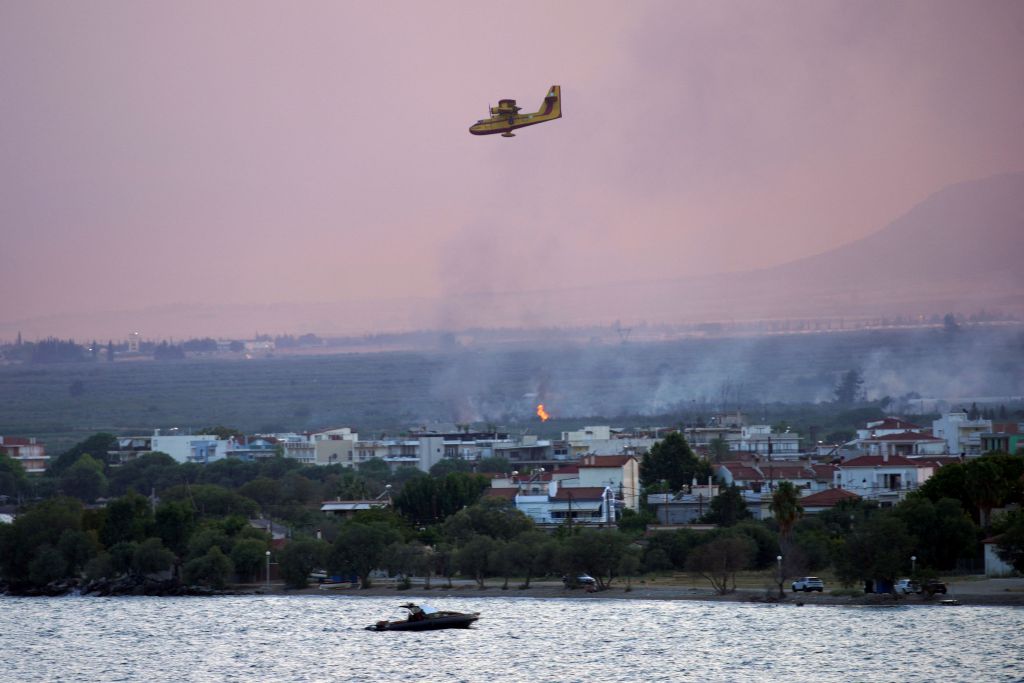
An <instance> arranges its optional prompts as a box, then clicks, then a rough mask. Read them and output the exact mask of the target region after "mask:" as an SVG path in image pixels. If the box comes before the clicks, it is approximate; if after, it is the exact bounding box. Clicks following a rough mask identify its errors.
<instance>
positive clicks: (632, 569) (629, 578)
mask: <svg viewBox="0 0 1024 683" xmlns="http://www.w3.org/2000/svg"><path fill="white" fill-rule="evenodd" d="M640 567H641V564H640V549H639V548H636V547H634V546H629V547H628V548H626V551H625V552H624V553H622V557H621V558H619V566H618V567H617V568H616V572H617V573H618V575H619V576H625V577H626V590H627V591H630V590H633V577H634V576H636V575H637V574H639V573H640Z"/></svg>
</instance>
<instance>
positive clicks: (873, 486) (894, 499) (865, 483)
mask: <svg viewBox="0 0 1024 683" xmlns="http://www.w3.org/2000/svg"><path fill="white" fill-rule="evenodd" d="M934 472H935V465H934V464H933V463H931V462H925V461H915V460H911V459H909V458H905V457H903V456H902V455H890V454H888V453H885V454H882V455H862V456H860V457H858V458H854V459H853V460H848V461H846V462H844V463H842V464H841V465H838V466H836V469H835V485H836V487H838V488H842V489H845V490H847V491H849V492H851V493H856V494H857V495H858V496H860V497H861V498H865V499H867V500H876V501H878V502H879V503H881V504H882V505H883V506H885V505H892V504H895V503H898V502H899V501H901V500H903V499H904V498H905V497H906V495H907V493H909V492H910V491H913V490H915V489H917V488H918V487H919V486H921V484H923V483H924V482H925V481H926V480H927V479H928V478H929V477H931V476H932V474H933V473H934Z"/></svg>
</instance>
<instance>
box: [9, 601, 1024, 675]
mask: <svg viewBox="0 0 1024 683" xmlns="http://www.w3.org/2000/svg"><path fill="white" fill-rule="evenodd" d="M499 593H500V591H498V590H497V589H491V591H490V593H489V595H491V596H494V597H481V598H479V599H463V598H460V599H445V598H444V597H443V595H442V594H439V595H438V596H437V598H436V599H434V600H432V601H431V603H432V604H433V605H435V606H437V607H439V608H441V609H454V610H459V611H479V612H481V613H482V618H481V620H480V621H479V622H478V624H477V625H476V626H475V627H474V628H472V629H470V630H451V631H437V632H429V633H372V632H368V631H365V630H363V627H365V626H366V625H368V624H371V623H373V622H375V621H377V620H378V619H382V618H393V617H394V616H396V615H397V614H398V613H399V612H400V610H399V609H398V604H399V603H400V602H402V598H401V596H400V595H399V594H396V595H395V597H394V598H376V597H373V598H360V597H343V596H324V597H320V596H273V597H260V596H237V597H218V598H146V597H143V598H109V599H108V598H103V599H97V598H74V597H69V598H54V599H47V598H10V597H4V598H0V634H2V635H0V647H2V650H3V653H4V670H3V677H4V678H5V679H6V680H11V681H20V682H23V683H29V682H33V681H40V682H42V681H46V682H50V681H93V682H95V683H103V682H105V681H138V680H146V681H152V682H154V683H158V682H163V681H296V682H298V681H303V682H306V681H324V682H327V681H330V682H334V681H339V680H345V681H400V680H416V681H446V680H452V681H466V682H467V683H473V682H475V681H536V682H538V683H541V682H552V683H555V682H558V683H564V682H567V681H587V682H588V683H590V682H596V683H601V682H608V683H612V682H616V683H617V682H620V681H644V682H653V681H664V682H666V683H669V682H671V683H679V682H681V681H723V682H724V681H789V682H795V683H799V682H802V681H808V682H812V681H813V682H821V683H827V682H830V681H836V682H840V681H842V682H847V681H900V682H913V681H922V682H924V681H938V680H941V681H972V682H979V683H980V682H981V681H984V682H985V683H999V682H1003V681H1005V682H1009V681H1020V680H1022V676H1024V674H1022V671H1021V668H1020V644H1021V643H1020V633H1021V632H1022V630H1024V609H1020V608H1013V607H966V606H961V607H938V606H936V607H892V608H867V607H856V608H855V607H850V608H838V607H835V608H834V607H811V606H807V607H796V606H794V605H792V604H788V605H782V606H772V605H751V604H738V603H710V602H691V601H679V602H670V601H644V600H636V601H632V600H630V601H626V600H534V599H511V598H504V597H497V594H499Z"/></svg>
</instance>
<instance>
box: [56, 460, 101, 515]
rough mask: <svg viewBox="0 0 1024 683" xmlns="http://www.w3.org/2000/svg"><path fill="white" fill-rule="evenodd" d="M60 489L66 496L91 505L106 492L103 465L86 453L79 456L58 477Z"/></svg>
mask: <svg viewBox="0 0 1024 683" xmlns="http://www.w3.org/2000/svg"><path fill="white" fill-rule="evenodd" d="M60 488H61V490H62V491H64V493H65V494H66V495H69V496H72V497H74V498H78V499H79V500H81V501H83V502H86V503H91V502H92V501H94V500H96V499H97V498H99V497H100V496H102V495H103V494H104V493H105V492H106V490H107V477H106V475H104V474H103V463H101V462H100V461H98V460H96V459H95V458H93V457H92V456H91V455H89V454H88V453H85V454H83V455H81V456H79V458H78V460H76V461H75V464H73V465H71V467H69V468H67V469H66V470H64V472H63V473H62V474H61V475H60Z"/></svg>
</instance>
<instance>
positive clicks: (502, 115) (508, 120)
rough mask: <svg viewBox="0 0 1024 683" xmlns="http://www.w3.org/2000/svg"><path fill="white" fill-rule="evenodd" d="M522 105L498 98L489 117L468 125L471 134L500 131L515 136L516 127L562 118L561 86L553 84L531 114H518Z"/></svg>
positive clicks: (504, 135) (510, 136) (489, 133)
mask: <svg viewBox="0 0 1024 683" xmlns="http://www.w3.org/2000/svg"><path fill="white" fill-rule="evenodd" d="M520 109H522V107H517V106H516V101H515V100H500V101H499V102H498V106H497V107H491V118H489V119H480V120H479V121H477V122H476V123H474V124H473V125H472V126H470V127H469V132H470V133H472V134H473V135H494V134H495V133H501V137H503V138H513V137H515V133H513V132H512V131H514V130H515V129H517V128H525V127H526V126H533V125H536V124H538V123H544V122H545V121H554V120H555V119H560V118H562V86H560V85H553V86H551V88H550V89H548V94H547V95H545V96H544V103H543V104H541V106H540V110H539V111H535V112H533V113H532V114H520V113H519V110H520Z"/></svg>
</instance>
